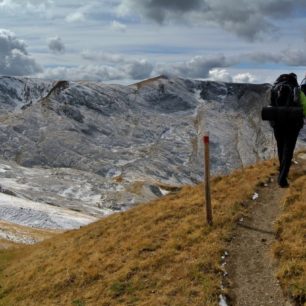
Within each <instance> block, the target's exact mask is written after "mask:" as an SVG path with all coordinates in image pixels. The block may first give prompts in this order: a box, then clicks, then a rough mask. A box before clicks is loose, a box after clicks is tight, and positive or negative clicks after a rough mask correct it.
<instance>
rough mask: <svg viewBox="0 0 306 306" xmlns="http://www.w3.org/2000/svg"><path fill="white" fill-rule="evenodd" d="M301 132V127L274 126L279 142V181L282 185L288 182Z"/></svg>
mask: <svg viewBox="0 0 306 306" xmlns="http://www.w3.org/2000/svg"><path fill="white" fill-rule="evenodd" d="M299 132H300V129H299V128H297V127H284V126H275V127H274V136H275V139H276V142H277V152H278V159H279V176H278V183H279V184H280V185H285V184H286V183H287V176H288V173H289V169H290V165H291V160H292V157H293V152H294V148H295V144H296V141H297V138H298V135H299Z"/></svg>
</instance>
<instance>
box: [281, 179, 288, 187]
mask: <svg viewBox="0 0 306 306" xmlns="http://www.w3.org/2000/svg"><path fill="white" fill-rule="evenodd" d="M278 185H279V187H280V188H288V187H289V183H288V181H287V180H283V181H281V182H279V183H278Z"/></svg>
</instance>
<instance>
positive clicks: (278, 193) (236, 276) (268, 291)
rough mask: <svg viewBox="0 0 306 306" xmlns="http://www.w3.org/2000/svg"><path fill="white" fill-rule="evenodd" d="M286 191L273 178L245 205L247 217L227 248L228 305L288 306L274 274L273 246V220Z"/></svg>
mask: <svg viewBox="0 0 306 306" xmlns="http://www.w3.org/2000/svg"><path fill="white" fill-rule="evenodd" d="M285 192H286V189H281V188H279V187H278V185H277V183H276V177H273V178H271V179H270V180H269V182H268V183H267V184H265V185H264V186H262V187H259V188H258V191H257V193H258V198H256V196H255V198H256V199H253V200H250V201H249V202H248V214H247V217H244V218H241V219H240V220H239V222H238V223H237V227H236V229H235V232H234V239H233V240H232V241H231V243H230V246H229V257H228V259H227V264H226V271H227V272H228V281H229V298H230V302H229V305H235V306H268V305H271V306H289V305H291V304H290V303H289V302H288V301H287V300H286V299H285V298H284V296H283V293H282V289H281V287H280V285H279V283H278V280H277V278H276V273H275V262H274V260H273V255H272V244H273V243H274V241H275V239H276V230H275V228H274V223H275V220H276V219H277V217H278V215H279V213H280V210H281V207H280V206H281V199H282V197H283V196H284V194H285Z"/></svg>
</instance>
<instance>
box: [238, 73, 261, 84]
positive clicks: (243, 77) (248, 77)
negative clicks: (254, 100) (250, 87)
mask: <svg viewBox="0 0 306 306" xmlns="http://www.w3.org/2000/svg"><path fill="white" fill-rule="evenodd" d="M256 81H257V80H256V77H255V76H254V75H252V74H251V73H249V72H245V73H239V74H237V75H235V76H234V77H233V82H234V83H255V82H256Z"/></svg>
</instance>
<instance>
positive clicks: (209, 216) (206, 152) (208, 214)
mask: <svg viewBox="0 0 306 306" xmlns="http://www.w3.org/2000/svg"><path fill="white" fill-rule="evenodd" d="M203 142H204V184H205V204H206V219H207V223H208V224H209V225H212V224H213V216H212V208H211V195H210V158H209V136H208V135H205V136H204V137H203Z"/></svg>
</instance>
